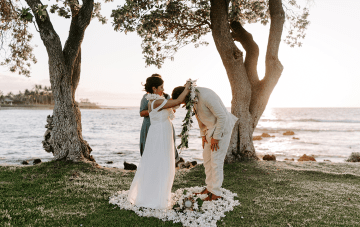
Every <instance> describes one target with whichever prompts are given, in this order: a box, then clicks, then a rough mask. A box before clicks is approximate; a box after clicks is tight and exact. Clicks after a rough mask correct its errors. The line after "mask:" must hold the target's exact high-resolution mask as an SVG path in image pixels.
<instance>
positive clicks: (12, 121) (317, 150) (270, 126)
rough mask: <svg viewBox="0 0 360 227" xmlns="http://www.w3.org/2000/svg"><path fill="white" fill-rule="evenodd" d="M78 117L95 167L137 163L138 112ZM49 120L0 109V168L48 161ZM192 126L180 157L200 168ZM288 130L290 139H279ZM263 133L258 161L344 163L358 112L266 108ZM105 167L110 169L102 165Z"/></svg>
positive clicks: (356, 131) (355, 147)
mask: <svg viewBox="0 0 360 227" xmlns="http://www.w3.org/2000/svg"><path fill="white" fill-rule="evenodd" d="M81 112H82V126H83V137H84V139H85V140H87V141H88V143H89V144H90V146H91V147H92V149H93V151H92V153H91V154H92V155H93V156H94V158H95V160H96V161H97V163H99V164H100V165H102V166H106V167H117V168H123V162H124V161H127V162H131V163H135V164H138V163H139V160H140V152H139V137H140V128H141V124H142V118H141V117H140V116H139V108H138V107H130V108H110V109H98V110H86V109H84V110H81ZM49 114H52V110H38V109H17V108H1V109H0V141H1V143H0V165H4V164H5V165H6V164H20V163H21V162H22V161H23V160H28V161H32V160H34V159H36V158H40V159H41V160H42V161H43V162H44V161H49V160H51V159H52V157H53V156H52V154H51V153H47V152H45V151H44V150H43V149H42V144H41V141H42V140H43V135H44V133H45V131H46V129H45V127H44V126H45V124H46V117H47V115H49ZM184 116H185V110H184V109H178V111H177V113H176V118H175V120H174V121H173V124H174V126H175V131H176V135H179V134H180V131H181V124H182V120H183V118H184ZM194 120H195V122H194V124H193V128H192V130H191V131H190V140H189V149H187V150H183V151H182V152H181V153H180V156H182V157H183V158H184V159H185V161H193V160H195V161H197V162H198V163H202V149H201V137H200V132H199V127H198V125H197V122H196V119H194ZM288 130H291V131H294V132H295V135H294V136H283V135H282V133H284V132H285V131H288ZM263 132H266V133H269V134H270V135H273V136H275V137H271V138H263V139H262V140H257V141H254V145H255V148H256V151H257V154H258V155H264V154H275V155H276V156H277V160H284V159H285V158H294V159H295V160H296V159H297V158H298V157H300V156H301V155H303V154H307V155H314V156H315V158H316V160H317V161H324V159H327V160H330V161H332V162H344V160H345V159H346V158H347V157H349V155H350V154H351V153H352V152H360V108H268V109H267V110H266V111H265V112H264V114H263V116H262V117H261V119H260V121H259V124H258V126H257V128H256V130H255V132H254V136H256V135H261V134H262V133H263ZM293 137H297V138H299V140H296V139H293ZM177 138H178V137H177ZM178 143H179V139H178V140H177V144H178ZM107 161H113V164H106V162H107Z"/></svg>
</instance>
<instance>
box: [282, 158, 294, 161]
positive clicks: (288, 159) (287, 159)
mask: <svg viewBox="0 0 360 227" xmlns="http://www.w3.org/2000/svg"><path fill="white" fill-rule="evenodd" d="M284 160H285V161H295V160H294V159H293V158H285V159H284Z"/></svg>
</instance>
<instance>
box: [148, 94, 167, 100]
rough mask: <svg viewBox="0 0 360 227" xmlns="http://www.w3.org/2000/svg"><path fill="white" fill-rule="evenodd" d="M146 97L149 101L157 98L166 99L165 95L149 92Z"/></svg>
mask: <svg viewBox="0 0 360 227" xmlns="http://www.w3.org/2000/svg"><path fill="white" fill-rule="evenodd" d="M145 98H146V99H147V100H149V101H152V100H156V99H165V97H164V96H160V95H158V94H147V95H146V96H145Z"/></svg>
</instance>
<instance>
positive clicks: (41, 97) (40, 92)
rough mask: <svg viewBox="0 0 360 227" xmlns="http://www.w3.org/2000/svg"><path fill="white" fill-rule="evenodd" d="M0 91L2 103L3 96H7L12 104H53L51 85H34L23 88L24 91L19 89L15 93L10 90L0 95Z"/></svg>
mask: <svg viewBox="0 0 360 227" xmlns="http://www.w3.org/2000/svg"><path fill="white" fill-rule="evenodd" d="M1 93H2V92H1V91H0V103H4V100H5V98H8V99H10V100H11V101H12V104H15V105H16V104H25V105H32V104H35V105H37V104H40V105H53V104H54V97H53V94H52V91H51V87H47V86H42V85H37V84H36V85H35V86H34V88H33V89H31V90H29V89H25V90H24V91H19V92H18V93H17V94H13V93H12V92H9V93H7V94H6V95H3V94H2V95H1Z"/></svg>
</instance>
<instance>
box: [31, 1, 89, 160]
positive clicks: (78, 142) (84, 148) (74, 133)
mask: <svg viewBox="0 0 360 227" xmlns="http://www.w3.org/2000/svg"><path fill="white" fill-rule="evenodd" d="M26 2H27V3H28V5H29V6H30V8H31V9H32V11H33V12H34V15H35V17H36V23H37V25H38V27H39V32H40V36H41V39H42V41H43V43H44V45H45V47H46V50H47V53H48V57H49V74H50V83H51V88H52V94H53V97H54V110H53V116H52V117H50V116H49V117H48V125H47V126H46V127H47V128H48V130H47V131H46V133H45V141H43V146H44V148H45V150H46V151H48V152H52V153H53V154H54V157H55V159H56V160H59V159H67V160H72V161H83V160H91V161H94V159H93V158H92V156H90V152H91V148H90V146H89V144H88V143H87V142H86V141H85V140H84V139H83V137H82V128H81V112H80V110H79V108H78V106H77V104H76V102H75V92H76V88H77V85H78V83H79V79H80V67H81V50H80V47H81V43H82V40H83V38H84V32H85V29H86V27H87V26H88V25H89V23H90V20H91V15H92V10H93V5H94V1H93V0H83V5H82V6H81V8H80V9H78V8H76V7H72V19H71V25H70V31H69V36H68V39H67V41H66V43H65V46H64V49H62V45H61V41H60V38H59V36H58V35H57V33H56V31H55V30H54V28H53V26H52V23H51V21H50V18H49V16H48V15H47V17H46V18H45V20H44V21H42V20H41V19H40V18H39V17H38V16H37V14H36V12H35V11H36V7H37V5H38V4H41V1H40V0H26Z"/></svg>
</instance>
